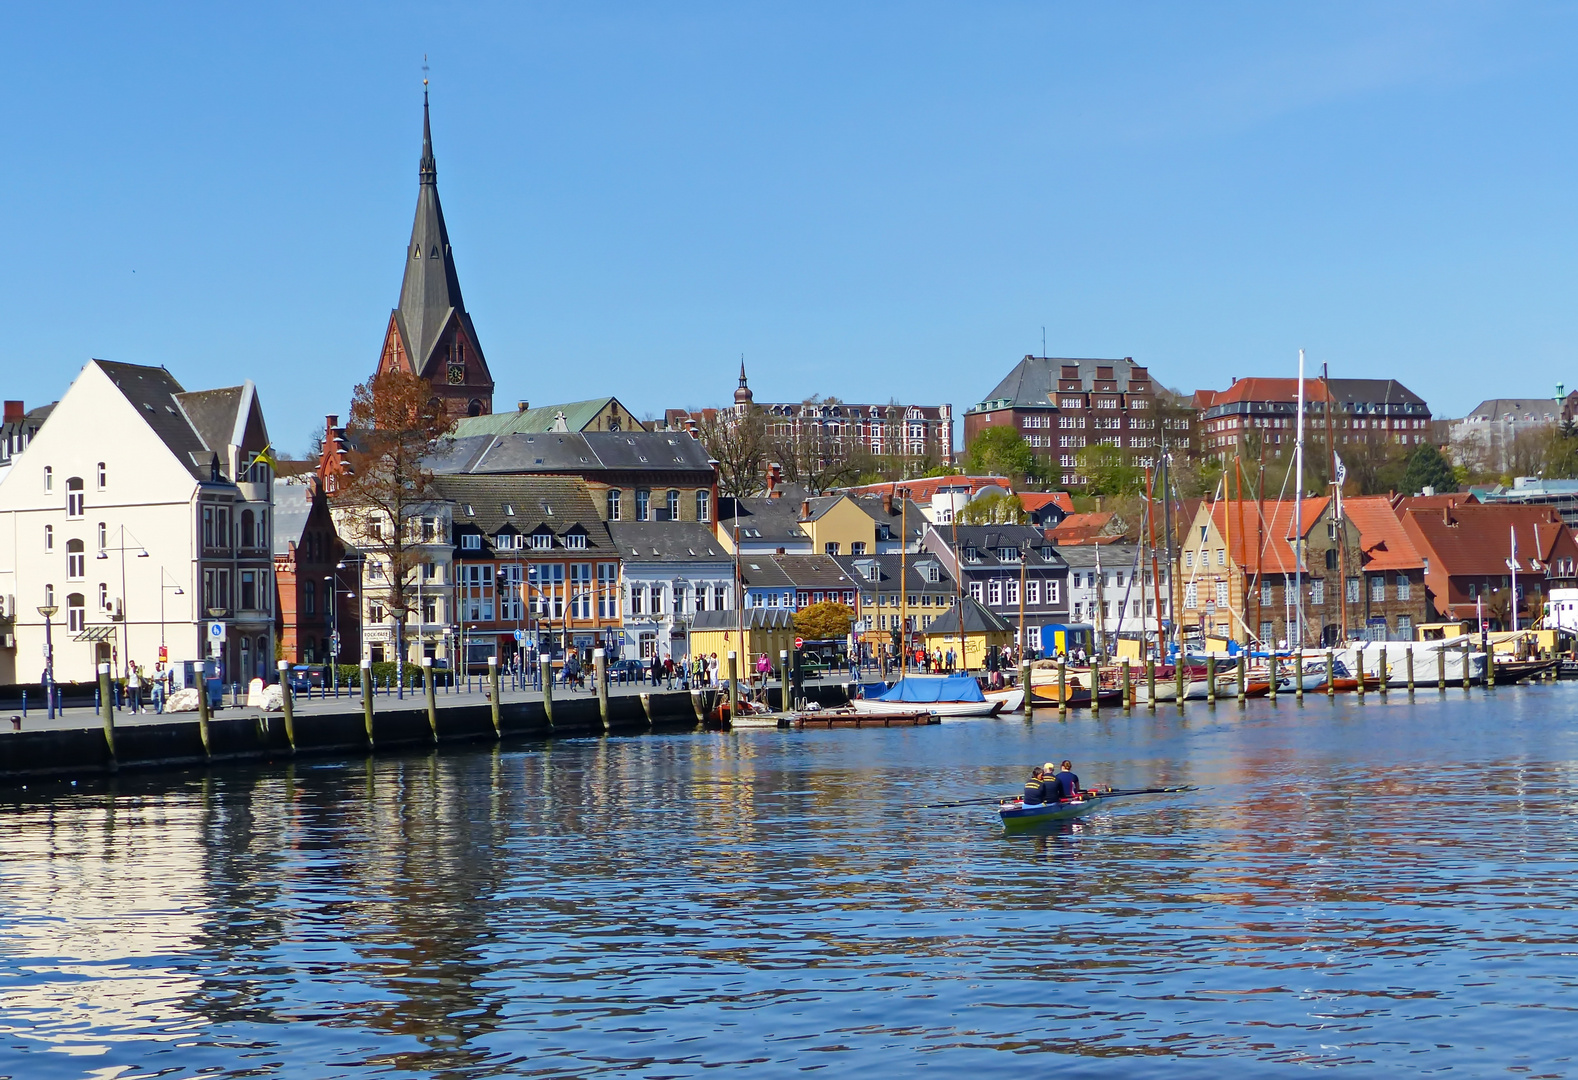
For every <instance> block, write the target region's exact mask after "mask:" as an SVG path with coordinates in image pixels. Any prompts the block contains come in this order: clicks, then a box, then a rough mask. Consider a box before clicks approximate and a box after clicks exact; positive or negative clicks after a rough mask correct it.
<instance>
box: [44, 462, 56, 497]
mask: <svg viewBox="0 0 1578 1080" xmlns="http://www.w3.org/2000/svg"><path fill="white" fill-rule="evenodd" d="M54 490H55V470H54V469H52V468H50V467H49V466H48V465H45V466H44V491H45V492H51V491H54Z"/></svg>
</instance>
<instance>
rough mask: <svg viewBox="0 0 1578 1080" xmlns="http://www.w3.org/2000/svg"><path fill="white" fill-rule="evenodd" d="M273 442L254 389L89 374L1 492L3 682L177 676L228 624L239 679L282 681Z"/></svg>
mask: <svg viewBox="0 0 1578 1080" xmlns="http://www.w3.org/2000/svg"><path fill="white" fill-rule="evenodd" d="M268 445H269V439H268V429H267V428H266V427H265V426H264V423H263V410H262V407H261V405H259V403H258V400H257V391H256V390H255V389H254V387H253V385H252V383H251V382H247V383H243V384H242V385H240V386H232V387H227V388H225V389H220V390H202V391H193V392H188V391H186V390H184V389H183V388H182V387H181V384H180V383H178V382H176V380H175V378H174V376H172V375H171V374H170V373H169V372H168V371H166V370H165V369H164V368H162V367H146V366H143V365H139V364H120V363H113V362H110V361H106V360H93V361H90V362H89V363H88V364H87V366H86V367H84V368H83V369H82V372H81V374H79V375H78V376H77V378H76V381H74V382H73V383H72V384H71V387H70V389H69V390H67V392H66V394H65V396H63V397H62V398H61V399H60V403H59V404H58V405H56V406H55V409H54V411H53V412H52V413H50V415H49V418H48V419H47V420H46V421H45V422H44V425H43V426H42V427H41V428H40V429H39V430H38V432H37V434H36V435H34V436H33V438H32V440H31V441H30V442H29V443H28V445H27V449H26V450H25V451H23V453H21V454H20V455H18V456H17V457H16V459H15V460H14V462H13V464H12V468H11V470H10V471H9V472H8V473H7V474H6V475H5V477H4V479H3V480H0V603H3V604H4V613H3V618H0V646H3V647H0V684H6V683H17V682H24V683H36V682H38V681H40V680H41V678H42V676H43V673H44V665H45V618H44V616H43V615H42V614H41V613H40V611H39V609H40V608H41V607H45V608H47V607H53V608H55V609H56V610H55V612H54V614H53V615H52V616H51V618H50V620H49V623H50V631H51V634H50V636H51V637H52V639H53V646H54V678H55V680H56V681H57V682H87V681H91V680H92V679H93V678H94V677H95V672H96V665H97V664H98V663H100V662H104V661H107V662H110V663H112V664H113V665H114V670H115V672H116V674H117V675H118V676H119V675H124V674H125V672H126V670H127V665H128V663H135V664H137V665H138V666H139V667H141V668H142V669H143V670H144V671H145V672H147V673H150V674H151V673H152V672H153V671H154V670H155V667H156V665H157V664H158V662H159V660H160V655H161V648H163V649H164V650H166V651H167V659H168V662H169V663H170V664H171V666H172V667H174V668H175V670H176V671H177V673H178V677H179V674H180V673H183V671H184V667H185V662H187V661H196V660H199V659H200V658H202V657H204V656H207V655H209V652H210V648H209V646H208V643H207V639H208V637H209V623H210V622H218V623H222V624H223V626H224V643H223V646H222V660H223V662H224V670H223V677H224V679H225V681H226V682H244V681H246V680H247V679H250V678H251V677H253V676H255V675H262V676H264V677H265V678H266V677H268V674H269V672H271V671H272V670H273V668H274V613H273V604H274V584H273V559H272V554H271V550H272V545H271V540H270V531H271V524H272V523H271V520H270V519H271V517H272V513H271V510H272V506H273V484H272V479H273V478H272V470H271V469H270V468H269V467H268V465H267V464H266V463H261V462H257V461H256V460H255V459H256V458H257V457H258V455H259V454H261V453H262V452H263V451H264V450H265V449H266V448H267V447H268Z"/></svg>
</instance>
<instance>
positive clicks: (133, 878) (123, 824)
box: [0, 794, 204, 1075]
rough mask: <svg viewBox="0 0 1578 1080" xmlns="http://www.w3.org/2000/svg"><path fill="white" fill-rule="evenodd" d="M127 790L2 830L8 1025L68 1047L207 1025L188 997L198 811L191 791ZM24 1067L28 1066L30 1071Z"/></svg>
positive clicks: (195, 922) (36, 811)
mask: <svg viewBox="0 0 1578 1080" xmlns="http://www.w3.org/2000/svg"><path fill="white" fill-rule="evenodd" d="M114 799H115V796H114V795H113V794H112V795H109V796H106V797H105V799H104V800H103V801H102V802H99V803H98V804H94V803H93V802H89V801H86V800H85V801H82V802H72V803H63V804H57V805H46V806H40V807H37V808H25V809H21V810H18V811H15V812H13V813H12V814H10V815H8V816H7V822H6V824H7V828H6V829H5V830H4V831H3V833H0V863H3V864H4V866H5V896H6V900H7V902H8V904H9V906H10V909H11V911H12V912H13V914H12V915H11V917H9V918H8V919H7V922H6V937H7V943H6V953H7V961H8V963H7V966H8V968H9V969H10V970H11V971H12V972H19V971H20V972H25V973H26V976H27V977H26V978H22V979H16V978H13V979H8V980H7V986H6V991H5V1005H6V1008H5V1018H4V1019H3V1020H0V1033H4V1035H6V1036H7V1037H9V1038H10V1039H12V1040H14V1041H18V1042H23V1043H27V1042H37V1043H43V1044H46V1045H48V1046H50V1047H51V1048H53V1049H57V1050H60V1051H64V1052H66V1053H68V1054H95V1053H101V1052H103V1050H104V1049H105V1044H107V1043H115V1042H147V1041H170V1040H174V1039H179V1038H184V1037H189V1036H190V1035H191V1033H192V1031H193V1030H194V1029H197V1028H200V1027H202V1026H203V1025H204V1019H203V1017H202V1016H200V1015H198V1014H196V1013H194V1012H192V1011H191V1010H190V1009H188V1008H186V1007H185V1006H184V1005H183V1003H182V999H183V998H184V997H185V996H186V995H187V994H189V993H190V992H191V991H192V990H193V989H194V988H195V987H196V986H197V984H198V978H197V977H196V976H195V975H193V974H191V973H190V972H188V971H184V970H181V969H179V968H177V967H175V966H172V965H171V964H170V963H169V962H167V961H166V958H171V959H175V960H179V959H181V958H193V957H196V956H197V955H198V954H199V953H200V951H201V950H200V948H199V946H198V945H197V943H196V939H197V938H198V936H199V931H200V922H201V917H202V908H203V897H202V864H203V848H202V843H201V837H200V830H199V828H198V810H197V808H196V807H194V806H188V805H182V800H181V797H180V796H178V795H177V796H171V797H168V798H165V799H147V800H144V801H140V802H138V803H137V804H135V805H130V806H127V805H117V803H116V802H115V801H114ZM19 1075H20V1074H19Z"/></svg>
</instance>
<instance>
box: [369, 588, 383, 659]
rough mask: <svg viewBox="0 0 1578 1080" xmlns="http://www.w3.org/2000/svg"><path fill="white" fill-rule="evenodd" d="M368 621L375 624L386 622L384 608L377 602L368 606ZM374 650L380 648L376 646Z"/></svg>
mask: <svg viewBox="0 0 1578 1080" xmlns="http://www.w3.org/2000/svg"><path fill="white" fill-rule="evenodd" d="M367 621H368V622H375V623H381V622H383V621H384V606H383V605H382V604H380V603H378V602H377V601H376V600H375V601H373V602H372V603H371V604H368V605H367ZM373 648H374V649H377V648H378V646H377V645H374V646H373Z"/></svg>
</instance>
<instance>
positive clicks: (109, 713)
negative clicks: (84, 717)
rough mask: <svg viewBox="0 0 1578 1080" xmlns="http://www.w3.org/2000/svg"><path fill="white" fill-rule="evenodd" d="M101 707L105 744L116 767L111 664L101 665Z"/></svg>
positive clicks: (112, 766)
mask: <svg viewBox="0 0 1578 1080" xmlns="http://www.w3.org/2000/svg"><path fill="white" fill-rule="evenodd" d="M99 709H100V711H101V712H103V714H104V745H105V746H106V747H107V748H108V749H109V752H110V767H111V768H114V767H115V693H114V691H113V690H112V689H111V687H110V666H109V665H108V664H100V665H99Z"/></svg>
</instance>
